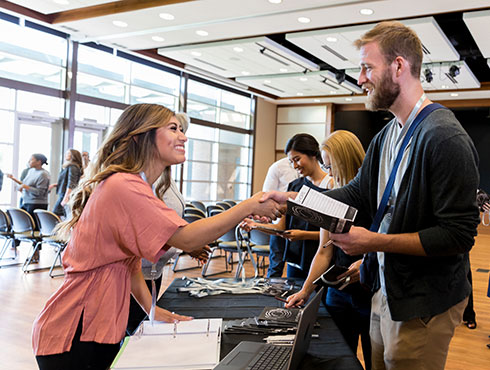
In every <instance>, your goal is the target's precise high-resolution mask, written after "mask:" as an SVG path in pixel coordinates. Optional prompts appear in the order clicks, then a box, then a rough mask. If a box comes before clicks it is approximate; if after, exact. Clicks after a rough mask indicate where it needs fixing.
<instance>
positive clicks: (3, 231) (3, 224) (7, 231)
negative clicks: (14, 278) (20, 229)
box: [0, 209, 19, 267]
mask: <svg viewBox="0 0 490 370" xmlns="http://www.w3.org/2000/svg"><path fill="white" fill-rule="evenodd" d="M11 224H12V222H11V221H10V217H9V215H8V214H7V213H6V212H4V211H2V210H1V209H0V238H2V239H3V240H4V242H3V245H2V248H1V250H0V260H4V259H5V260H13V259H16V258H17V248H16V247H15V239H14V233H13V231H12V225H11ZM10 245H12V247H13V248H14V253H15V254H14V257H4V255H5V252H6V251H7V250H8V247H9V246H10ZM17 265H19V263H15V264H9V265H2V266H1V267H6V266H17Z"/></svg>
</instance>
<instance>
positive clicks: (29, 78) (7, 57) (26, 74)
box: [0, 21, 68, 89]
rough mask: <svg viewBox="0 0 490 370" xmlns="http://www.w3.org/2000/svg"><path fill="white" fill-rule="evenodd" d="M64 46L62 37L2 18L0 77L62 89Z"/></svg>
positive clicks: (63, 84) (65, 47) (65, 41)
mask: <svg viewBox="0 0 490 370" xmlns="http://www.w3.org/2000/svg"><path fill="white" fill-rule="evenodd" d="M12 35H15V37H12ZM67 46H68V42H67V40H66V38H64V37H59V36H55V35H51V34H49V33H46V32H42V31H39V30H36V29H33V28H29V27H21V26H19V25H17V24H14V23H10V22H4V21H2V22H0V77H4V78H8V79H11V80H16V81H23V82H28V83H32V84H35V85H41V86H47V87H52V88H55V89H64V88H65V75H66V55H67Z"/></svg>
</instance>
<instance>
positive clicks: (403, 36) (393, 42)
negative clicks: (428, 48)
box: [354, 21, 423, 78]
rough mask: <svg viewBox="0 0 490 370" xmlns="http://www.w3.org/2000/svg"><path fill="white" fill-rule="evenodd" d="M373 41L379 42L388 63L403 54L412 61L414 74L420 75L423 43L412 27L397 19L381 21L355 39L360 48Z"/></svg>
mask: <svg viewBox="0 0 490 370" xmlns="http://www.w3.org/2000/svg"><path fill="white" fill-rule="evenodd" d="M371 42H376V43H378V45H379V48H380V49H381V52H382V53H383V55H384V57H385V60H386V63H387V64H391V63H392V62H393V61H394V60H395V58H396V57H397V56H401V57H403V58H405V59H406V60H408V62H409V63H410V72H411V74H412V76H413V77H415V78H419V77H420V70H421V68H422V58H423V53H422V43H421V42H420V39H419V38H418V36H417V34H416V33H415V32H414V31H413V30H412V29H411V28H409V27H407V26H405V25H404V24H402V23H400V22H397V21H387V22H381V23H378V24H377V25H376V26H375V27H374V28H373V29H371V30H370V31H368V32H366V33H365V34H364V35H362V36H361V38H360V39H358V40H356V41H354V45H355V46H356V47H357V48H358V49H360V48H361V47H363V46H364V45H366V44H369V43H371Z"/></svg>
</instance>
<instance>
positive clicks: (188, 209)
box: [184, 207, 206, 217]
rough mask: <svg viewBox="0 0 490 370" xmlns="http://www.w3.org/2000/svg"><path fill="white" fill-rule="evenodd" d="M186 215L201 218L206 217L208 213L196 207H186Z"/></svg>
mask: <svg viewBox="0 0 490 370" xmlns="http://www.w3.org/2000/svg"><path fill="white" fill-rule="evenodd" d="M185 215H197V216H201V217H206V213H205V212H203V211H201V210H200V209H199V208H195V207H185V208H184V216H185Z"/></svg>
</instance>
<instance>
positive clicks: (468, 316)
mask: <svg viewBox="0 0 490 370" xmlns="http://www.w3.org/2000/svg"><path fill="white" fill-rule="evenodd" d="M468 280H469V282H470V284H471V293H470V296H469V299H468V305H467V306H466V308H465V310H464V313H463V321H475V322H476V313H475V309H474V308H473V279H472V276H471V266H470V269H469V270H468Z"/></svg>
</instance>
